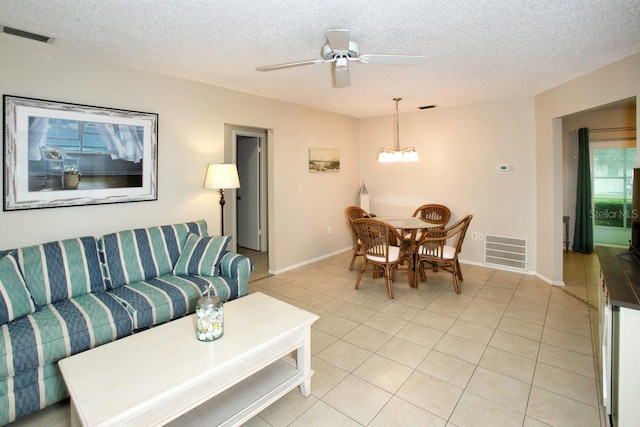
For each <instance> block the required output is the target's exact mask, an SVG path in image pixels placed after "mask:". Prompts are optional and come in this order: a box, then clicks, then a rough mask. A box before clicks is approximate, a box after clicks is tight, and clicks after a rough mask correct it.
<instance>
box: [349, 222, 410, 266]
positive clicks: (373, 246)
mask: <svg viewBox="0 0 640 427" xmlns="http://www.w3.org/2000/svg"><path fill="white" fill-rule="evenodd" d="M352 225H353V229H354V231H355V233H356V236H358V239H360V244H361V245H362V248H363V250H364V253H365V255H367V256H370V257H377V258H383V259H385V260H386V261H387V262H388V261H389V247H390V246H394V245H395V243H396V242H397V241H398V240H399V239H401V237H400V234H399V233H398V231H397V230H396V229H395V228H393V227H392V226H391V225H389V224H387V223H386V222H384V221H380V220H377V219H372V218H361V219H356V220H354V221H353V222H352Z"/></svg>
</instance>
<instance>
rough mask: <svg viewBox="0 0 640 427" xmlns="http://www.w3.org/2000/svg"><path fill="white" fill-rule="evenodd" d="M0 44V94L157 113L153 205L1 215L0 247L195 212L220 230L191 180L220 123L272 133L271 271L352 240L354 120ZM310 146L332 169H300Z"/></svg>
mask: <svg viewBox="0 0 640 427" xmlns="http://www.w3.org/2000/svg"><path fill="white" fill-rule="evenodd" d="M0 43H1V44H0V55H2V58H3V60H2V61H1V62H0V92H1V93H2V94H9V95H16V96H25V97H32V98H40V99H47V100H54V101H62V102H72V103H77V104H88V105H95V106H101V107H112V108H120V109H129V110H138V111H145V112H153V113H158V114H159V121H158V123H159V138H158V154H159V156H158V157H159V165H158V200H157V201H153V202H139V203H124V204H112V205H100V206H81V207H64V208H56V209H41V210H29V211H11V212H0V249H7V248H14V247H20V246H25V245H29V244H35V243H41V242H46V241H50V240H55V239H61V238H68V237H76V236H81V235H94V236H99V235H101V234H104V233H107V232H112V231H116V230H121V229H128V228H133V227H146V226H152V225H161V224H170V223H175V222H182V221H189V220H196V219H200V218H204V219H206V220H207V222H208V224H209V229H210V233H211V234H217V233H219V231H220V230H219V227H220V225H219V224H220V217H219V215H220V210H219V204H218V193H217V192H215V191H211V190H204V189H203V188H202V183H203V180H204V173H205V169H206V165H207V164H208V163H213V162H223V160H224V152H223V147H224V126H225V124H226V123H228V124H234V125H244V126H252V127H257V128H265V129H271V130H272V133H273V141H271V153H270V155H271V157H270V161H271V164H270V166H269V167H270V176H271V179H272V181H273V182H272V184H273V186H272V188H273V191H272V193H271V194H269V197H270V198H271V203H272V212H271V215H272V218H271V219H272V230H271V238H272V247H270V251H272V252H273V254H274V258H273V260H274V265H271V269H272V270H276V271H277V270H282V269H286V268H288V267H290V266H293V265H297V264H299V263H303V262H307V261H309V260H312V259H315V258H318V257H321V256H324V255H326V254H330V253H333V252H336V251H339V250H342V249H345V248H348V247H350V246H351V236H350V234H349V231H348V229H347V227H346V225H345V217H344V208H345V207H346V206H347V205H349V204H352V203H354V202H355V200H356V194H357V191H358V188H359V185H360V169H359V163H358V160H359V147H358V132H359V129H358V122H357V120H356V119H354V118H351V117H347V116H342V115H338V114H333V113H328V112H324V111H319V110H314V109H310V108H304V107H301V106H298V105H293V104H287V103H284V102H279V101H274V100H270V99H266V98H260V97H257V96H252V95H248V94H244V93H240V92H234V91H229V90H225V89H221V88H217V87H213V86H209V85H204V84H200V83H195V82H190V81H186V80H181V79H176V78H172V77H167V76H162V75H158V74H153V73H148V72H143V71H138V70H133V69H128V68H124V67H119V66H114V65H110V64H107V63H103V62H100V61H97V60H91V59H86V58H82V57H78V56H72V55H68V54H66V53H64V52H62V51H59V50H58V48H57V47H56V45H40V44H37V43H35V42H31V41H27V40H24V41H23V40H19V39H17V40H16V41H14V40H13V39H10V37H4V38H2V39H0ZM310 146H317V147H331V148H339V149H340V154H341V160H342V169H341V171H340V172H339V173H336V174H310V173H309V172H308V166H307V165H308V163H307V160H308V154H307V153H308V148H309V147H310ZM299 185H302V186H303V189H304V191H303V193H302V194H298V186H299ZM328 225H332V226H333V227H334V233H333V234H331V235H328V234H327V226H328Z"/></svg>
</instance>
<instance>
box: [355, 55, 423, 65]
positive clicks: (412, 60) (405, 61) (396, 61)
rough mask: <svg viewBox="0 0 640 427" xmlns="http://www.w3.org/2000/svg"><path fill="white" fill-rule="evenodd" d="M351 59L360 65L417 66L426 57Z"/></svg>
mask: <svg viewBox="0 0 640 427" xmlns="http://www.w3.org/2000/svg"><path fill="white" fill-rule="evenodd" d="M349 59H351V58H349ZM353 59H354V60H356V59H357V61H358V62H360V63H362V64H385V65H419V64H424V63H425V62H426V60H427V57H426V56H422V55H360V56H359V57H358V58H353Z"/></svg>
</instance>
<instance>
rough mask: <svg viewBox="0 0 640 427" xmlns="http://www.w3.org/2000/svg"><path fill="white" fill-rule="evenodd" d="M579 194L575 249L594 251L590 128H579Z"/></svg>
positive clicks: (574, 238) (578, 250)
mask: <svg viewBox="0 0 640 427" xmlns="http://www.w3.org/2000/svg"><path fill="white" fill-rule="evenodd" d="M577 190H578V194H577V200H576V228H575V231H574V234H573V250H574V251H576V252H582V253H585V254H590V253H591V252H593V216H592V215H591V209H592V207H591V164H590V162H589V129H587V128H581V129H579V130H578V187H577Z"/></svg>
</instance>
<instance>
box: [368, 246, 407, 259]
mask: <svg viewBox="0 0 640 427" xmlns="http://www.w3.org/2000/svg"><path fill="white" fill-rule="evenodd" d="M399 257H400V248H399V247H398V246H389V262H396V261H398V258H399ZM367 259H370V260H371V261H374V262H385V261H386V260H385V258H384V257H381V256H375V255H370V254H367Z"/></svg>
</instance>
